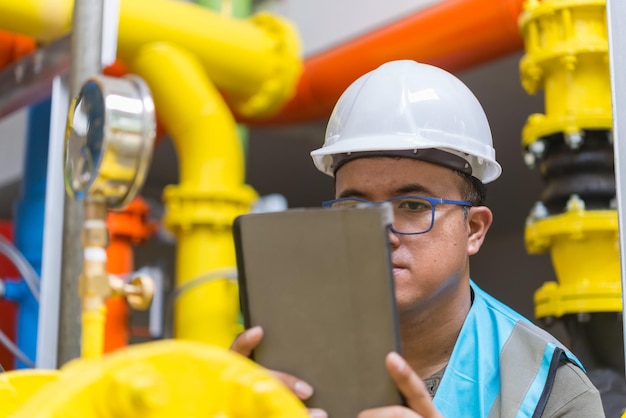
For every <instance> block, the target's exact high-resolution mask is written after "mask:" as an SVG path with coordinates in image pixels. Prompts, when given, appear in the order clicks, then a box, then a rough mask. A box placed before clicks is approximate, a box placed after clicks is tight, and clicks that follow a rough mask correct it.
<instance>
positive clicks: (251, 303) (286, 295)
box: [234, 206, 402, 418]
mask: <svg viewBox="0 0 626 418" xmlns="http://www.w3.org/2000/svg"><path fill="white" fill-rule="evenodd" d="M392 216H393V215H392V211H391V208H390V207H388V206H369V207H364V208H351V209H291V210H287V211H283V212H275V213H262V214H247V215H243V216H240V217H238V218H237V219H236V221H235V224H234V238H235V247H236V254H237V266H238V276H239V279H238V280H239V289H240V301H241V308H242V313H243V317H244V324H245V326H246V328H250V327H252V326H255V325H261V326H263V329H264V331H265V336H264V339H263V341H262V343H261V344H260V346H259V347H257V349H256V350H255V352H254V353H253V359H254V360H255V361H257V362H258V363H259V364H261V365H263V366H265V367H267V368H270V369H274V370H279V371H283V372H287V373H290V374H293V375H295V376H297V377H299V378H301V379H304V380H306V381H307V382H309V383H311V384H312V385H313V387H314V388H315V394H314V395H313V397H312V398H311V399H310V400H309V401H307V402H306V404H307V406H308V407H315V408H322V409H324V410H326V412H328V414H329V416H330V418H349V417H350V418H351V417H355V416H356V415H357V414H358V412H360V411H362V410H363V409H367V408H373V407H380V406H385V405H394V404H402V397H401V396H400V394H399V392H398V390H397V388H396V386H395V384H394V383H393V381H392V380H391V378H390V377H389V375H388V372H387V370H386V368H385V356H386V355H387V353H389V352H390V351H397V352H399V351H400V338H399V331H398V325H397V313H396V307H395V297H394V285H393V275H392V267H391V262H390V247H389V242H388V237H387V228H386V225H388V224H389V223H390V222H391V217H392Z"/></svg>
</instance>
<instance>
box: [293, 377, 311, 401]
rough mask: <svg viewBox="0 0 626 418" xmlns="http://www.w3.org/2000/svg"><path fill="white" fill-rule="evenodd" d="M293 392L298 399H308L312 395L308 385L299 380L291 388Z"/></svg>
mask: <svg viewBox="0 0 626 418" xmlns="http://www.w3.org/2000/svg"><path fill="white" fill-rule="evenodd" d="M293 390H294V391H295V392H296V395H298V397H299V398H300V399H308V398H310V397H311V395H313V388H312V387H311V386H310V385H309V384H308V383H305V382H303V381H301V380H299V381H297V382H296V384H295V385H294V386H293Z"/></svg>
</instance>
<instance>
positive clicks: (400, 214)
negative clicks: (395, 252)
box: [322, 196, 473, 235]
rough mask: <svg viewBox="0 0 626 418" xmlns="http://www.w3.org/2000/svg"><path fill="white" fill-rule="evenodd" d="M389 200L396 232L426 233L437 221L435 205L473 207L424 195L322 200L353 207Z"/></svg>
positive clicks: (459, 201)
mask: <svg viewBox="0 0 626 418" xmlns="http://www.w3.org/2000/svg"><path fill="white" fill-rule="evenodd" d="M384 202H389V203H391V205H392V206H393V215H394V219H393V224H392V225H391V226H390V227H389V228H390V229H391V230H392V231H393V232H395V233H396V234H402V235H416V234H425V233H426V232H428V231H430V230H431V229H432V228H433V224H434V223H435V207H436V206H437V205H458V206H464V207H472V206H473V204H472V203H471V202H467V201H463V200H450V199H441V198H437V197H424V196H397V197H392V198H391V199H387V200H384V201H382V202H370V201H369V200H366V199H360V198H357V197H345V198H341V199H335V200H327V201H326V202H322V206H323V207H325V208H353V207H357V206H359V205H364V204H374V205H376V204H378V205H380V204H382V203H384Z"/></svg>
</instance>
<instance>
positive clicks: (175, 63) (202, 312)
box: [130, 43, 256, 347]
mask: <svg viewBox="0 0 626 418" xmlns="http://www.w3.org/2000/svg"><path fill="white" fill-rule="evenodd" d="M130 67H131V69H132V70H133V71H134V72H135V73H136V74H138V75H140V76H141V77H142V78H143V79H144V80H146V82H147V83H148V85H149V86H150V88H151V90H152V94H153V97H154V102H155V105H156V108H157V109H158V110H159V112H160V113H159V117H160V120H161V121H162V123H163V126H164V127H165V129H166V130H167V132H169V133H170V135H171V137H172V139H173V141H174V145H175V147H176V151H177V153H178V159H179V167H180V184H179V185H177V186H168V187H167V188H166V190H165V192H164V200H165V204H166V216H165V219H164V223H165V225H166V226H168V227H169V228H170V229H171V230H173V231H174V232H175V234H176V236H177V240H178V246H177V259H176V264H177V266H176V271H177V273H176V281H177V285H179V286H180V285H183V284H185V283H187V282H189V281H191V280H194V279H196V278H199V277H202V276H203V275H206V274H208V273H210V272H211V271H214V270H216V269H220V268H225V267H234V266H235V264H236V263H235V254H234V246H233V242H232V222H233V220H234V218H235V217H236V216H237V215H240V214H243V213H246V212H248V211H249V210H250V206H251V204H252V202H253V201H254V200H255V199H256V193H255V192H254V190H253V189H252V188H251V187H249V186H247V185H245V184H244V158H243V151H242V147H241V144H240V141H239V139H238V137H237V126H236V123H235V120H234V118H233V116H232V115H231V113H230V111H229V109H228V106H227V105H226V103H224V101H223V99H222V97H221V95H220V93H219V92H218V90H217V89H216V88H215V86H213V84H212V83H211V80H209V79H208V78H207V76H206V74H205V73H204V71H203V69H202V66H201V64H200V62H199V61H198V60H197V59H195V57H194V56H193V55H191V54H189V53H187V52H186V51H184V50H182V49H180V48H177V47H175V46H172V45H169V44H163V43H160V44H153V45H149V46H146V47H144V48H143V49H141V50H140V51H139V53H138V55H137V57H136V59H135V60H134V61H132V62H130ZM175 313H176V321H175V336H176V337H177V338H187V339H193V340H198V341H205V342H210V343H213V344H216V345H219V346H222V347H228V346H229V345H230V344H231V342H232V340H233V338H234V336H235V334H236V332H237V329H238V327H237V320H238V315H239V308H238V298H237V289H236V285H235V284H234V283H232V282H228V281H226V280H218V281H212V282H209V283H207V284H205V285H203V286H201V287H197V288H194V289H193V290H190V291H188V292H186V293H184V294H183V295H182V296H181V297H180V298H179V300H178V303H177V305H176V310H175Z"/></svg>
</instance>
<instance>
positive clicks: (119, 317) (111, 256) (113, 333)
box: [104, 198, 156, 353]
mask: <svg viewBox="0 0 626 418" xmlns="http://www.w3.org/2000/svg"><path fill="white" fill-rule="evenodd" d="M148 212H149V207H148V205H147V204H146V203H145V202H144V201H143V199H141V198H136V199H135V200H133V201H132V202H131V203H130V204H129V205H128V206H127V207H126V208H125V209H124V210H123V211H120V212H113V211H110V212H109V214H108V217H107V227H108V228H109V235H110V240H109V246H108V247H107V271H108V272H109V273H110V274H115V275H121V276H124V275H127V274H129V273H132V272H133V271H134V269H135V267H134V266H135V263H134V253H133V245H137V244H139V243H141V242H143V241H145V240H147V239H148V238H149V237H150V236H151V235H152V234H153V233H154V231H155V230H156V225H155V223H154V222H151V221H148V220H147V215H148ZM106 306H107V316H106V322H105V331H104V335H105V337H104V352H105V353H110V352H111V351H114V350H117V349H118V348H122V347H125V346H126V345H128V341H129V340H130V331H129V329H130V327H129V308H128V304H127V302H126V299H125V298H123V297H120V296H113V297H110V298H108V299H107V301H106Z"/></svg>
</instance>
